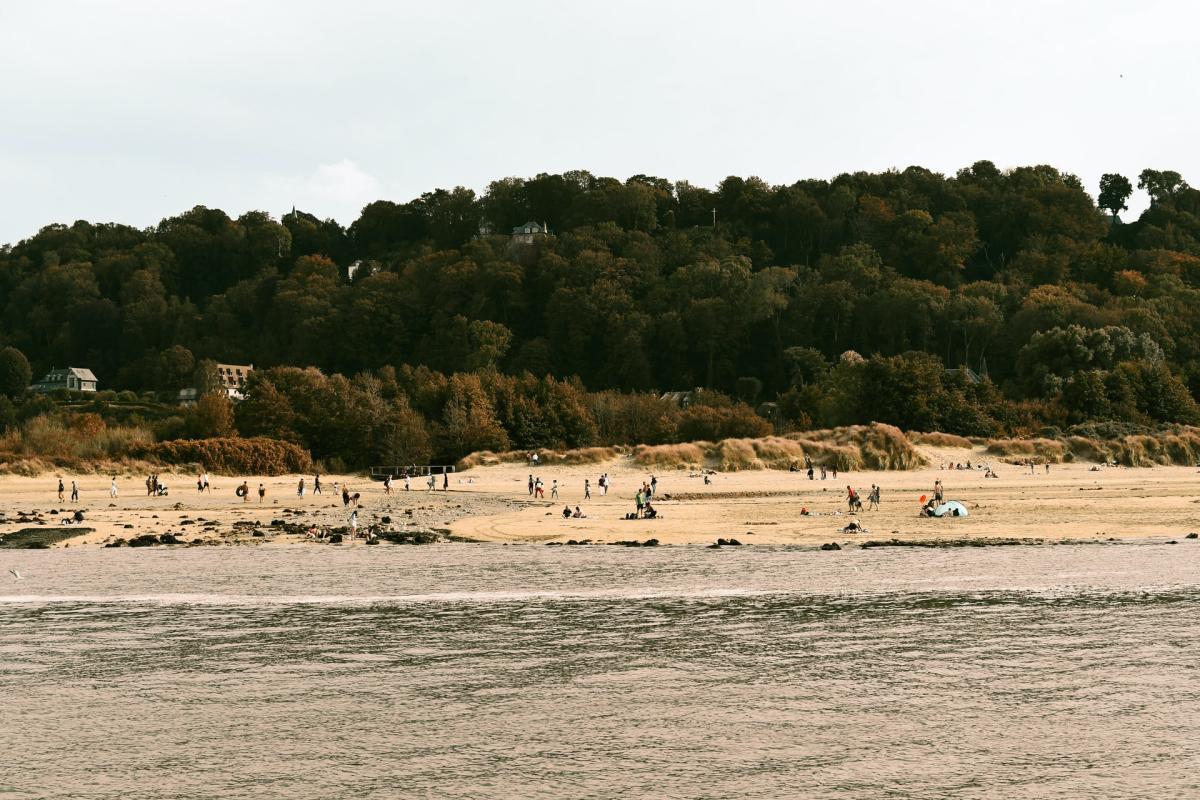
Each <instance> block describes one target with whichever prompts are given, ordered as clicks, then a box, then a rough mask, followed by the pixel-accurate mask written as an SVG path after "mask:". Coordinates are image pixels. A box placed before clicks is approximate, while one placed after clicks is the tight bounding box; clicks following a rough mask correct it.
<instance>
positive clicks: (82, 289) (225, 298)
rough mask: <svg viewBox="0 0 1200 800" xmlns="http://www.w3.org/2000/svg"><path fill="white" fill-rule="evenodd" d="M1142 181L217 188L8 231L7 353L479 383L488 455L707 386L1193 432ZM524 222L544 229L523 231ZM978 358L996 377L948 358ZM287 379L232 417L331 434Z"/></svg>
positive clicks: (1182, 218)
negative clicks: (245, 195)
mask: <svg viewBox="0 0 1200 800" xmlns="http://www.w3.org/2000/svg"><path fill="white" fill-rule="evenodd" d="M1136 183H1137V190H1139V191H1144V192H1146V193H1147V194H1148V195H1149V200H1150V205H1149V208H1148V210H1146V211H1145V212H1144V213H1142V214H1141V215H1140V217H1139V218H1138V219H1136V220H1135V219H1129V220H1125V219H1122V218H1121V216H1120V214H1121V212H1123V211H1124V209H1125V206H1126V201H1127V200H1128V198H1129V197H1130V196H1131V195H1132V193H1133V191H1135V189H1134V186H1133V185H1131V182H1130V181H1129V180H1127V179H1125V178H1123V177H1121V176H1119V175H1107V176H1105V178H1104V179H1103V181H1102V185H1101V187H1099V188H1100V191H1099V192H1098V198H1099V207H1098V205H1097V201H1095V200H1093V198H1092V197H1091V196H1090V195H1089V193H1088V191H1087V189H1086V188H1085V187H1084V186H1082V185H1081V184H1080V182H1079V181H1078V180H1077V179H1076V178H1075V177H1074V176H1071V175H1068V174H1064V173H1061V172H1059V171H1058V170H1056V169H1054V168H1053V167H1049V166H1035V167H1021V168H1017V169H1013V170H1009V171H1001V170H999V169H997V168H996V167H995V166H994V165H993V164H991V163H990V162H986V161H981V162H978V163H976V164H974V165H972V166H971V167H969V168H966V169H963V170H961V171H959V173H958V174H957V175H954V176H950V177H947V176H944V175H940V174H936V173H932V172H930V171H928V170H925V169H921V168H917V167H910V168H909V169H906V170H904V171H903V172H886V173H881V174H868V173H855V174H848V175H841V176H839V177H837V178H835V179H834V180H832V181H824V180H805V181H800V182H798V183H795V184H793V185H790V186H769V185H767V184H766V183H764V182H763V181H761V180H759V179H757V178H737V177H730V178H727V179H725V180H724V181H722V182H721V184H720V185H719V186H718V187H716V188H715V189H713V190H710V189H705V188H700V187H697V186H692V185H690V184H688V183H686V182H682V181H681V182H677V183H671V182H669V181H667V180H664V179H661V178H654V177H647V176H644V175H639V176H634V177H633V178H630V179H629V180H627V181H624V182H621V181H618V180H615V179H612V178H603V177H596V176H593V175H591V174H590V173H587V172H570V173H565V174H562V175H539V176H537V177H536V178H532V179H528V180H522V179H516V178H508V179H504V180H500V181H496V182H494V183H493V184H491V185H490V186H489V188H488V190H487V192H486V193H485V194H484V195H483V196H476V195H475V193H474V192H472V191H470V190H466V189H462V188H457V189H454V190H449V191H447V190H441V189H439V190H436V191H432V192H429V193H427V194H424V195H422V196H421V197H420V198H417V199H415V200H412V201H411V202H408V203H394V202H390V201H383V200H381V201H378V202H374V203H371V204H370V205H368V206H367V207H365V208H364V209H363V211H362V214H361V216H360V217H359V218H358V219H357V220H355V221H354V222H353V223H352V224H351V225H350V226H349V227H348V228H343V227H342V226H340V225H339V224H338V223H336V222H334V221H332V220H324V221H323V220H320V219H317V218H316V217H314V216H312V215H310V214H307V213H304V212H302V211H293V212H292V213H288V214H285V215H284V216H283V217H282V219H281V220H279V221H276V220H275V219H273V218H272V217H271V216H270V215H268V214H266V213H263V212H252V213H247V214H244V215H242V216H241V217H238V218H237V219H231V218H230V217H229V216H228V215H226V214H225V213H223V212H221V211H219V210H215V209H208V208H203V207H197V208H194V209H192V210H190V211H187V212H185V213H183V214H180V215H179V216H175V217H170V218H167V219H164V220H163V221H162V222H161V223H160V224H158V225H157V226H155V227H154V228H151V229H148V230H138V229H135V228H132V227H128V226H124V225H120V224H109V223H103V224H100V223H88V222H82V221H81V222H75V223H74V224H69V225H68V224H54V225H49V226H47V227H46V228H44V229H42V230H41V231H40V232H38V234H37V235H35V236H33V237H31V238H30V239H28V240H25V241H22V242H19V243H17V244H15V245H11V246H8V247H5V248H4V249H3V250H0V298H2V300H0V306H2V310H3V319H2V321H0V345H4V346H11V347H13V348H16V349H18V350H20V351H22V352H23V353H24V354H25V355H26V356H27V357H28V359H29V361H30V362H31V364H32V367H33V371H34V372H35V373H38V372H40V371H41V370H44V369H45V368H47V367H49V366H51V365H57V366H64V365H71V366H85V367H89V368H91V369H92V370H93V371H94V372H95V373H96V374H97V375H98V376H99V378H100V381H101V386H102V388H106V389H132V390H136V391H146V390H151V391H171V390H175V389H178V388H181V387H183V386H187V385H192V383H193V373H194V371H195V367H196V365H197V363H199V361H200V360H201V359H213V360H218V361H223V362H232V363H253V364H255V365H256V367H259V368H260V369H261V368H266V367H275V366H289V367H293V366H294V367H309V366H312V367H316V368H318V369H319V370H321V371H322V372H323V373H324V374H325V376H329V377H326V378H312V380H324V381H328V380H334V379H335V377H336V376H338V375H345V376H347V378H348V379H349V380H347V381H346V385H347V386H349V385H351V384H353V385H354V386H356V387H357V389H356V391H361V392H364V393H365V394H366V395H367V396H370V397H374V398H377V399H378V400H379V402H383V403H384V404H385V406H387V407H392V406H391V405H389V404H394V403H397V402H400V403H402V404H403V406H404V408H405V409H407V411H406V412H405V413H408V412H411V413H413V414H414V415H416V417H415V421H414V424H421V423H422V422H424V423H428V424H429V425H431V426H433V428H434V429H437V430H434V436H435V439H436V438H437V436H443V437H444V436H445V427H446V426H447V425H448V424H449V423H448V421H447V419H448V416H449V415H451V414H455V413H460V412H461V413H465V414H468V415H469V414H470V413H473V412H472V410H471V408H466V409H459V410H458V411H455V410H454V409H453V408H450V405H451V404H453V403H455V402H459V403H460V404H461V399H462V398H461V394H462V392H463V391H467V393H468V394H470V393H471V392H474V393H476V394H479V393H482V394H483V395H486V398H485V400H486V405H487V409H485V410H486V411H487V414H488V415H490V416H491V417H493V419H492V420H491V422H494V423H495V425H496V426H497V429H498V430H497V431H496V432H503V434H504V436H503V437H502V438H503V441H502V442H493V444H507V445H513V446H533V445H536V444H561V445H569V446H575V445H582V444H590V443H595V442H596V441H597V440H598V438H604V437H605V435H606V434H604V433H603V431H602V425H601V423H600V421H599V420H598V418H597V414H598V412H597V407H598V406H597V403H598V402H599V401H598V400H597V398H598V397H607V398H610V400H611V399H612V398H614V397H620V395H619V394H618V393H633V392H637V393H644V392H650V391H655V392H661V391H666V390H684V389H692V388H694V387H705V388H708V389H712V390H714V393H712V394H710V395H707V397H709V398H710V399H711V400H712V402H711V403H708V404H706V405H707V406H708V407H711V408H716V407H719V406H721V405H723V404H725V403H726V401H725V400H724V399H718V398H719V394H718V393H722V394H724V395H727V396H730V397H732V398H734V399H737V400H743V401H745V402H747V403H749V404H750V405H752V406H759V405H760V404H762V403H763V402H768V401H771V402H775V403H776V406H775V408H774V409H773V410H772V412H771V413H772V417H773V418H772V423H774V424H775V426H776V427H777V428H779V429H787V428H798V427H807V426H811V425H826V424H842V423H853V422H866V421H870V420H879V421H885V422H891V423H894V424H897V425H901V426H903V427H908V428H922V429H933V428H940V429H945V430H950V431H954V432H958V433H965V434H981V435H983V434H991V433H998V432H1017V433H1020V432H1029V431H1032V430H1036V429H1037V428H1038V427H1039V426H1044V425H1051V426H1060V427H1065V426H1068V425H1072V424H1078V423H1083V422H1088V421H1096V420H1104V421H1107V420H1120V421H1124V422H1129V423H1137V424H1143V425H1155V424H1159V423H1168V422H1197V421H1200V419H1198V418H1200V414H1198V412H1197V407H1196V403H1195V402H1194V399H1193V396H1194V395H1195V393H1196V392H1197V391H1198V390H1200V191H1198V190H1196V189H1193V188H1191V187H1189V186H1188V185H1187V184H1186V183H1185V182H1184V180H1183V179H1182V178H1181V177H1180V176H1179V175H1178V174H1177V173H1174V172H1169V171H1155V170H1146V171H1144V172H1143V173H1142V174H1141V175H1140V176H1138V177H1137V179H1136ZM529 221H533V222H536V223H538V224H539V225H541V224H545V225H546V226H548V228H549V230H550V232H551V235H549V236H533V237H530V241H529V242H528V243H526V242H524V241H518V240H516V239H514V237H512V236H510V235H509V232H510V230H511V229H512V228H513V227H514V226H519V225H522V224H524V223H526V222H529ZM351 265H356V268H355V269H353V270H351V269H350V268H351ZM351 272H353V276H352V277H350V273H351ZM962 365H966V366H969V367H970V368H971V369H973V370H975V371H977V372H980V373H986V375H987V376H988V379H987V380H984V381H983V382H982V383H980V384H975V383H973V382H971V381H969V380H967V379H966V378H965V377H964V376H963V374H962V373H961V372H958V373H948V372H946V371H945V369H944V367H951V368H955V367H959V366H962ZM366 372H370V373H371V375H370V376H366V375H361V376H360V377H359V378H358V379H357V382H356V381H355V380H353V376H356V375H360V374H361V373H366ZM456 373H473V374H474V375H464V374H459V375H457V377H451V376H453V375H455V374H456ZM526 373H528V376H527V377H524V378H522V377H521V376H523V375H526ZM299 374H302V373H299V372H297V371H295V370H292V371H288V370H283V371H277V372H274V373H272V372H270V371H267V372H263V371H260V372H259V373H258V377H257V379H256V381H255V383H254V385H253V386H252V388H251V400H249V401H247V402H246V403H244V404H242V405H243V406H244V408H239V411H238V422H239V425H238V427H239V429H242V428H245V429H246V430H243V433H248V432H253V433H273V434H275V435H278V436H280V437H282V438H292V439H297V440H300V441H302V442H303V443H304V444H307V445H309V446H313V445H314V441H313V439H312V434H308V433H303V432H302V431H300V430H299V428H303V427H304V426H305V425H311V424H312V423H311V422H296V423H295V425H296V426H299V428H297V427H291V428H289V427H288V426H287V423H286V422H271V421H270V419H269V417H271V414H265V415H264V413H263V410H262V409H263V407H264V406H263V403H264V402H266V400H264V397H263V395H264V393H273V394H272V395H271V397H273V398H275V399H272V400H270V402H276V400H277V401H278V402H279V403H283V404H284V405H285V406H286V408H284V407H283V406H280V407H278V408H275V409H274V411H280V413H281V414H282V416H280V417H279V419H283V420H285V421H286V420H287V419H296V418H297V416H298V409H297V407H296V406H298V405H303V403H302V402H301V401H300V400H299V399H298V398H295V397H289V396H288V395H287V392H286V388H287V387H288V386H291V387H292V389H293V391H299V389H296V386H297V378H296V376H297V375H299ZM303 374H305V375H309V376H310V377H311V376H312V375H313V373H303ZM546 376H552V379H547V378H546ZM576 378H577V379H578V380H577V381H576V380H574V379H576ZM555 379H557V380H555ZM337 380H341V379H340V378H337ZM453 381H459V382H460V383H462V382H464V381H466V382H468V383H471V386H472V387H474V388H471V387H468V389H463V387H461V386H460V387H459V390H460V391H458V392H457V394H456V392H455V391H454V386H453V385H452V384H453ZM263 383H270V384H272V385H271V386H270V387H266V388H265V389H264V388H263V387H262V386H261V384H263ZM310 383H311V381H310ZM505 387H507V388H505ZM555 387H557V388H555ZM585 387H586V388H585ZM310 390H311V391H315V389H313V387H312V385H309V387H308V389H307V390H306V391H310ZM606 390H614V391H606ZM555 392H558V393H562V392H569V393H572V396H574V395H575V394H577V395H578V399H577V400H573V401H572V402H573V403H576V404H577V405H578V406H579V409H577V411H578V413H579V415H580V416H581V417H582V418H584V419H582V421H579V422H578V423H572V424H574V425H575V427H574V428H570V426H567V427H563V425H566V423H562V424H559V423H554V424H553V425H552V424H551V423H550V422H546V421H545V420H546V419H548V418H549V417H548V416H547V414H549V412H548V411H547V409H548V408H549V406H548V405H546V403H547V401H546V396H547V394H548V393H549V394H554V393H555ZM597 392H605V393H604V394H603V395H597V394H595V393H597ZM539 393H540V394H539ZM342 394H343V395H344V394H346V391H343V392H342ZM256 395H257V396H256ZM639 397H640V396H639ZM539 398H540V399H539ZM310 399H311V398H310ZM304 402H308V401H307V400H306V401H304ZM372 402H374V401H372ZM614 402H624V401H620V400H619V401H614ZM521 403H527V404H528V408H527V409H526V411H527V412H528V413H526V414H525V416H523V417H522V416H521V414H520V413H518V410H514V408H513V404H517V405H520V404H521ZM256 404H257V405H256ZM284 412H286V413H284ZM272 413H274V412H272ZM305 413H320V412H319V410H317V409H310V410H308V411H306V412H305ZM739 413H740V412H739ZM289 414H290V416H289ZM506 414H507V416H505V415H506ZM299 416H302V415H299ZM559 416H563V415H559ZM519 420H524V421H519ZM272 426H274V428H275V430H267V429H269V428H271V427H272ZM438 426H442V427H441V428H440V429H439V428H438ZM555 426H557V427H555ZM598 426H599V427H598ZM485 427H486V426H485ZM609 435H611V434H609ZM627 435H628V436H634V435H635V434H633V433H629V434H627ZM676 436H678V433H677V432H673V433H671V434H670V435H665V434H664V436H663V437H662V438H665V439H667V440H669V439H671V438H673V437H676ZM318 438H320V437H318ZM333 438H334V439H336V436H335V437H333ZM484 438H487V437H484ZM493 438H495V437H493ZM441 441H442V442H443V445H442V448H443V449H442V452H445V453H447V454H455V453H457V452H458V451H459V450H461V449H462V448H463V447H466V446H467V443H465V442H460V443H458V444H456V445H454V446H453V447H451V446H450V445H448V444H445V440H444V438H443V439H442V440H441ZM604 443H608V442H604ZM321 450H322V448H320V447H317V448H316V449H315V450H314V453H315V454H317V455H321ZM452 451H453V452H452Z"/></svg>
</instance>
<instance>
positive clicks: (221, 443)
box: [133, 436, 312, 475]
mask: <svg viewBox="0 0 1200 800" xmlns="http://www.w3.org/2000/svg"><path fill="white" fill-rule="evenodd" d="M133 455H134V456H136V457H138V458H145V459H151V460H157V461H161V462H163V463H166V464H200V465H202V466H203V467H204V468H205V469H208V470H210V471H212V472H217V473H222V474H226V475H286V474H289V473H297V472H309V471H311V470H312V456H311V455H310V454H309V452H308V451H307V450H305V449H304V448H302V447H300V446H298V445H295V444H292V443H291V442H281V441H277V440H275V439H267V438H265V437H261V436H260V437H255V438H253V439H237V438H217V439H174V440H172V441H168V442H157V443H155V444H148V445H142V446H140V447H138V448H136V449H135V450H134V452H133Z"/></svg>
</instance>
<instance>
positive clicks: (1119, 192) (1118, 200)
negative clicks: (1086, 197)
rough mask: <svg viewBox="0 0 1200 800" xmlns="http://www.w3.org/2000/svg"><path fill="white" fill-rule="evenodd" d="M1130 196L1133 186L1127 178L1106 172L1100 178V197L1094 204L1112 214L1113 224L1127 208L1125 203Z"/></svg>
mask: <svg viewBox="0 0 1200 800" xmlns="http://www.w3.org/2000/svg"><path fill="white" fill-rule="evenodd" d="M1131 194H1133V184H1131V183H1130V182H1129V179H1128V178H1126V177H1125V176H1124V175H1119V174H1117V173H1115V172H1106V173H1104V174H1103V175H1101V176H1100V197H1099V199H1098V201H1097V203H1096V204H1097V205H1098V206H1100V207H1101V208H1104V209H1108V211H1110V212H1111V213H1112V218H1113V223H1114V224H1115V223H1117V222H1119V221H1120V220H1119V219H1118V216H1119V215H1120V213H1121V212H1122V211H1124V210H1126V209H1127V208H1129V206H1127V205H1126V204H1125V201H1126V200H1128V199H1129V196H1130V195H1131Z"/></svg>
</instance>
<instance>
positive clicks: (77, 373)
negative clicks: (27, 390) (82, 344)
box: [31, 367, 96, 394]
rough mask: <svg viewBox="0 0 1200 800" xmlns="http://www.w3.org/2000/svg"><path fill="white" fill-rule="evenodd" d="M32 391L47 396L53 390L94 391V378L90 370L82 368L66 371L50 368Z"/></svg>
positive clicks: (72, 368) (70, 368) (67, 369)
mask: <svg viewBox="0 0 1200 800" xmlns="http://www.w3.org/2000/svg"><path fill="white" fill-rule="evenodd" d="M31 388H32V389H33V391H35V392H41V393H43V394H49V393H50V392H52V391H54V390H55V389H70V390H72V391H75V392H94V391H96V376H95V375H93V374H92V371H91V370H90V369H86V368H84V367H67V368H66V369H54V368H53V367H51V368H50V371H49V372H47V373H46V375H45V377H43V378H42V379H41V380H40V381H38V382H37V383H35V384H34V385H33V386H32V387H31Z"/></svg>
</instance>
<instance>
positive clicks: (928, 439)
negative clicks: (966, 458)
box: [908, 431, 975, 449]
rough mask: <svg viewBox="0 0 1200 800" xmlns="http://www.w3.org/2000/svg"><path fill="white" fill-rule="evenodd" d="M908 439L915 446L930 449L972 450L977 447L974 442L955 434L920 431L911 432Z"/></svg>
mask: <svg viewBox="0 0 1200 800" xmlns="http://www.w3.org/2000/svg"><path fill="white" fill-rule="evenodd" d="M908 438H909V440H910V441H912V442H913V443H914V444H924V445H928V446H929V447H958V448H964V449H970V448H972V447H974V446H975V444H974V442H972V441H971V440H970V439H968V438H966V437H965V436H957V435H955V434H953V433H940V432H937V431H933V432H931V433H921V432H920V431H909V432H908Z"/></svg>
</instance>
